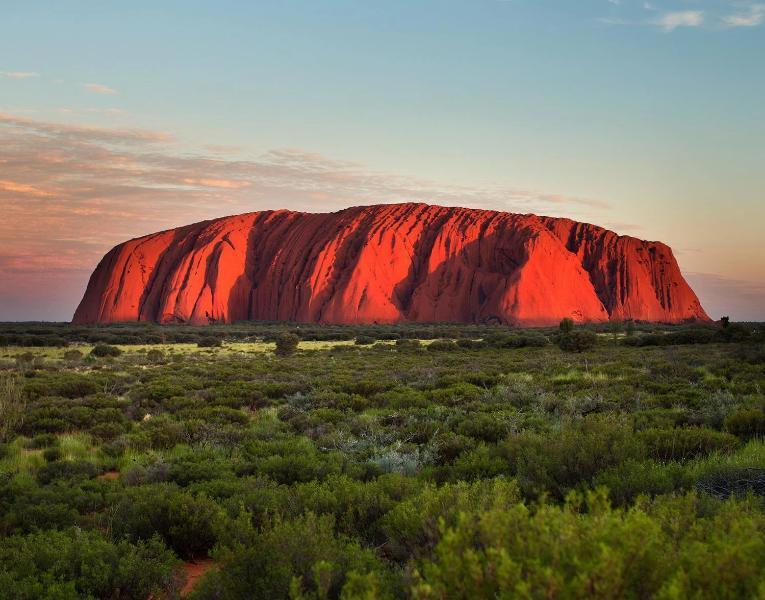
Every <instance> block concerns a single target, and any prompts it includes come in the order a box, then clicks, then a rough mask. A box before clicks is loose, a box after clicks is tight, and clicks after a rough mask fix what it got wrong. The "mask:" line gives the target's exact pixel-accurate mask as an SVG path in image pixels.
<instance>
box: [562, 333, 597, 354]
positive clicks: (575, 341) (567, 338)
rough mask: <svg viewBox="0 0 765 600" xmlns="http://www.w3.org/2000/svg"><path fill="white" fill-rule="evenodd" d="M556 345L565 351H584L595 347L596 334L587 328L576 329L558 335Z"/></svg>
mask: <svg viewBox="0 0 765 600" xmlns="http://www.w3.org/2000/svg"><path fill="white" fill-rule="evenodd" d="M557 343H558V347H559V348H560V349H561V350H564V351H565V352H584V351H585V350H590V349H592V348H594V347H595V345H596V344H597V343H598V335H597V334H596V333H595V332H594V331H590V330H587V329H577V330H574V331H570V332H564V333H561V334H560V335H558V338H557Z"/></svg>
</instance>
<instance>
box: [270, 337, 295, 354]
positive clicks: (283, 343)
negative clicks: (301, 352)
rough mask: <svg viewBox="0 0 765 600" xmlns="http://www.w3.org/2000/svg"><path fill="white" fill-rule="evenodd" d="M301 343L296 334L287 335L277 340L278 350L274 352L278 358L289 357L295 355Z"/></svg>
mask: <svg viewBox="0 0 765 600" xmlns="http://www.w3.org/2000/svg"><path fill="white" fill-rule="evenodd" d="M299 343H300V338H299V337H298V336H296V335H295V334H294V333H285V334H284V335H280V336H279V337H278V338H276V349H275V350H274V352H275V353H276V355H277V356H289V355H290V354H294V353H295V351H296V350H297V347H298V344H299Z"/></svg>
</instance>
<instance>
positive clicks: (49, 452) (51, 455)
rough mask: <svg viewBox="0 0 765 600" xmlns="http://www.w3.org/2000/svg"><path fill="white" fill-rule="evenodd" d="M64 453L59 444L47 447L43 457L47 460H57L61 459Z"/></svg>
mask: <svg viewBox="0 0 765 600" xmlns="http://www.w3.org/2000/svg"><path fill="white" fill-rule="evenodd" d="M63 455H64V453H63V452H61V448H58V447H57V446H54V447H52V448H46V449H45V450H44V451H43V458H44V459H45V462H55V461H57V460H61V457H62V456H63Z"/></svg>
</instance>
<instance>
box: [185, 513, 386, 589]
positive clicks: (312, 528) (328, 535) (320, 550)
mask: <svg viewBox="0 0 765 600" xmlns="http://www.w3.org/2000/svg"><path fill="white" fill-rule="evenodd" d="M370 576H371V577H373V579H374V580H376V582H377V586H376V587H378V589H380V594H379V595H378V596H376V597H377V598H380V599H381V600H382V599H384V598H390V597H391V595H390V594H389V593H386V591H385V587H387V586H384V583H385V582H386V580H389V579H390V575H389V574H388V573H387V572H386V569H385V566H384V564H383V563H382V562H381V561H380V560H379V559H377V558H376V557H375V554H374V552H373V551H372V550H369V549H366V548H362V547H361V546H360V545H359V543H358V542H356V541H354V540H352V539H350V538H348V537H346V536H344V535H338V534H336V533H335V532H334V519H333V518H332V517H331V516H328V515H327V516H321V517H317V516H315V515H314V514H311V513H309V514H307V515H305V516H302V517H298V518H297V519H295V520H292V521H280V520H277V521H276V522H275V523H274V524H273V525H272V526H270V527H267V528H265V529H264V530H263V531H260V532H257V533H253V534H252V536H251V539H250V540H248V542H247V543H246V545H243V546H241V547H237V548H234V549H232V550H229V551H227V552H224V553H223V565H222V568H221V570H220V571H218V572H214V573H211V574H210V575H209V576H208V577H207V578H205V580H204V581H202V582H201V584H200V586H199V588H198V590H197V591H196V592H195V594H194V598H195V599H205V598H210V599H212V598H220V597H224V598H272V599H274V600H278V599H280V598H284V599H287V598H339V597H341V595H342V594H343V588H344V587H345V586H346V585H348V586H349V588H348V591H346V593H345V597H349V594H350V590H352V589H356V588H357V587H358V586H359V578H360V577H364V578H367V577H370Z"/></svg>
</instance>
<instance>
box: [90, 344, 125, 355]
mask: <svg viewBox="0 0 765 600" xmlns="http://www.w3.org/2000/svg"><path fill="white" fill-rule="evenodd" d="M90 354H91V355H93V356H97V357H98V358H105V357H108V356H111V357H115V356H119V355H120V354H122V350H120V349H119V348H117V347H116V346H110V345H108V344H97V345H96V346H94V347H93V349H92V350H91V351H90Z"/></svg>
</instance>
